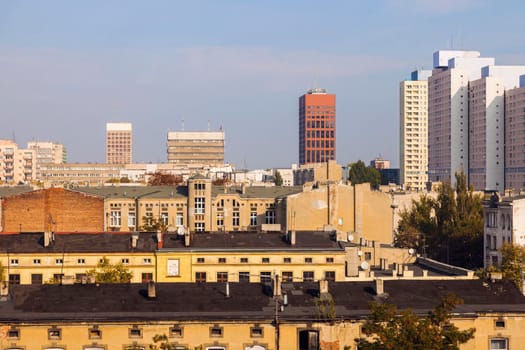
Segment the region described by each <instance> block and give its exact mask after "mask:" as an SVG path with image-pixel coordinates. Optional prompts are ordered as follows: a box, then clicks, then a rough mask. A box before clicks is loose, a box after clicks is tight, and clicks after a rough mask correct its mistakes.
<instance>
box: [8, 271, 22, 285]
mask: <svg viewBox="0 0 525 350" xmlns="http://www.w3.org/2000/svg"><path fill="white" fill-rule="evenodd" d="M9 284H20V274H17V273H10V274H9Z"/></svg>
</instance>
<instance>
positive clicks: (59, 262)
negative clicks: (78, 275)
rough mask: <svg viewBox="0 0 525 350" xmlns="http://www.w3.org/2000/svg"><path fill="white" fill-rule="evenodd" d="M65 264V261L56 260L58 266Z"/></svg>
mask: <svg viewBox="0 0 525 350" xmlns="http://www.w3.org/2000/svg"><path fill="white" fill-rule="evenodd" d="M63 263H64V259H55V264H56V265H62V264H63Z"/></svg>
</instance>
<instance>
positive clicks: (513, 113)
mask: <svg viewBox="0 0 525 350" xmlns="http://www.w3.org/2000/svg"><path fill="white" fill-rule="evenodd" d="M505 188H506V189H512V190H514V191H515V192H517V193H519V192H521V191H522V190H523V189H525V75H523V76H521V81H520V87H517V88H514V89H510V90H507V91H506V93H505Z"/></svg>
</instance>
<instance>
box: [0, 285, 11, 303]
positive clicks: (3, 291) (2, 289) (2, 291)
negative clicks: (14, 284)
mask: <svg viewBox="0 0 525 350" xmlns="http://www.w3.org/2000/svg"><path fill="white" fill-rule="evenodd" d="M8 295H9V283H8V282H7V281H3V282H1V283H0V300H5V298H6V297H7V296H8Z"/></svg>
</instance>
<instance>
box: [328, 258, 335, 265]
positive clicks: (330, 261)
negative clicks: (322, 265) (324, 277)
mask: <svg viewBox="0 0 525 350" xmlns="http://www.w3.org/2000/svg"><path fill="white" fill-rule="evenodd" d="M333 262H334V258H326V263H327V264H332V263H333Z"/></svg>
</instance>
